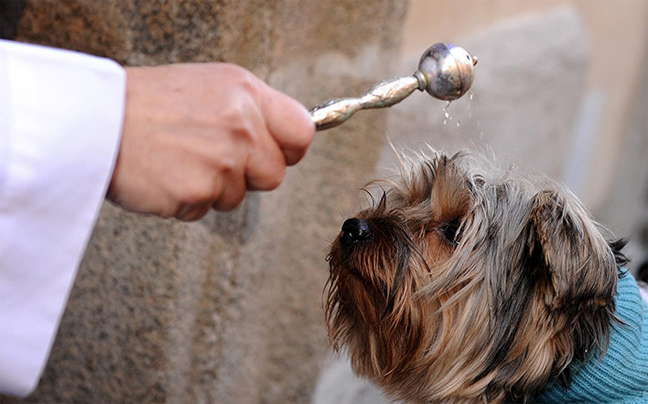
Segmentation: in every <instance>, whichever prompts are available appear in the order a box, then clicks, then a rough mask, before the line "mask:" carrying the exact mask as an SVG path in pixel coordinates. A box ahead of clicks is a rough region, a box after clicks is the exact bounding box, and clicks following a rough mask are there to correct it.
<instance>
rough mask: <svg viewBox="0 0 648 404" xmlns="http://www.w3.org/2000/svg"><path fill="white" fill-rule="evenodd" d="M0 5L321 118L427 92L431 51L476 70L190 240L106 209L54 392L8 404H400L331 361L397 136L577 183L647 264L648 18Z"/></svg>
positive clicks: (321, 155) (626, 14)
mask: <svg viewBox="0 0 648 404" xmlns="http://www.w3.org/2000/svg"><path fill="white" fill-rule="evenodd" d="M0 1H1V2H2V3H3V5H7V4H9V3H15V4H18V5H19V6H20V8H21V9H22V11H23V13H22V18H21V19H20V20H19V23H18V24H17V26H16V28H17V37H16V39H17V40H19V41H25V42H33V43H39V44H45V45H50V46H56V47H61V48H66V49H73V50H78V51H82V52H86V53H90V54H94V55H99V56H104V57H109V58H112V59H115V60H117V61H118V62H120V63H122V64H124V65H133V66H135V65H156V64H161V63H177V62H211V61H216V62H221V61H222V62H230V63H237V64H240V65H243V66H245V67H246V68H248V69H250V70H251V71H252V72H254V73H255V74H257V75H258V76H260V77H262V78H263V79H264V80H266V81H267V82H269V83H270V84H271V85H273V86H275V87H276V88H278V89H280V90H282V91H284V92H286V93H288V94H290V95H291V96H293V97H295V98H297V99H298V100H300V101H301V102H303V103H304V104H305V105H307V106H309V107H310V106H313V105H315V104H317V103H319V102H322V101H325V100H327V99H330V98H334V97H345V96H356V95H359V94H361V93H362V92H364V91H365V90H366V89H367V88H369V87H370V86H371V85H373V84H374V83H375V82H378V81H382V80H384V79H387V78H390V77H394V76H398V75H409V74H411V73H412V72H413V71H414V70H416V67H417V64H418V59H419V57H420V55H421V54H422V53H423V52H424V51H425V49H426V48H427V47H428V46H430V45H432V44H434V43H436V42H442V41H448V42H453V43H455V44H457V45H459V46H461V47H464V48H465V49H467V50H468V51H469V52H470V53H472V54H474V55H477V56H478V57H479V64H478V65H477V66H476V70H475V81H474V84H473V88H472V90H471V91H470V92H469V93H468V94H466V95H465V96H464V97H463V98H461V99H459V100H457V101H454V102H452V103H451V104H450V105H448V104H447V103H445V102H442V101H438V100H435V99H432V98H431V97H430V96H428V95H426V94H424V93H418V92H417V93H416V94H413V95H412V96H411V97H409V98H408V99H406V100H405V101H404V102H402V103H401V104H399V105H397V106H394V107H392V108H390V109H388V110H376V111H361V112H359V113H358V114H356V115H355V116H354V117H353V118H352V119H350V120H349V121H348V122H346V123H345V124H343V125H341V126H340V127H338V128H334V129H330V130H328V131H324V132H319V133H318V134H317V135H316V139H315V142H314V143H313V146H312V148H311V150H310V151H309V153H308V155H307V156H306V158H305V159H304V160H303V161H302V162H301V163H300V164H299V165H297V166H296V167H293V168H292V169H291V170H289V172H288V175H287V177H286V181H285V182H284V184H282V186H281V187H280V188H279V189H278V190H276V191H274V192H272V193H264V194H261V193H253V194H250V195H249V196H248V197H247V198H246V201H245V202H244V204H243V205H242V206H241V207H240V208H239V209H237V210H236V211H234V212H230V213H211V214H209V215H208V216H207V217H206V218H205V219H203V220H201V221H200V222H197V223H191V224H187V223H179V222H173V221H171V222H170V221H163V220H160V219H155V218H149V217H141V216H137V215H132V214H129V213H125V212H123V211H121V210H120V209H118V208H116V207H114V206H112V205H110V204H108V203H106V204H105V206H104V207H103V209H102V212H101V216H100V218H99V221H98V223H97V225H96V228H95V231H94V234H93V237H92V241H91V243H90V245H89V247H88V249H87V252H86V256H85V257H84V260H83V264H82V266H81V268H80V270H79V274H78V277H77V280H76V283H75V287H74V290H73V292H72V296H71V298H70V301H69V304H68V306H67V310H66V313H65V315H64V318H63V321H62V325H61V328H60V330H59V334H58V336H57V340H56V343H55V346H54V349H53V352H52V355H51V357H50V360H49V362H48V365H47V369H46V371H45V375H44V376H43V379H42V381H41V383H40V385H39V388H38V390H37V391H36V392H35V393H34V394H33V395H32V396H31V397H29V398H27V399H24V400H17V399H14V398H10V397H2V396H0V403H23V402H24V403H43V404H45V403H47V404H50V403H72V402H86V403H90V402H93V403H187V402H192V403H236V404H241V403H251V404H254V403H304V404H306V403H313V404H343V403H356V404H358V403H378V402H381V401H382V402H384V401H385V399H384V398H382V397H381V396H380V392H379V391H377V390H375V389H373V388H371V387H370V386H369V385H368V384H366V383H361V382H357V381H356V380H355V379H354V377H353V376H352V374H351V373H350V370H349V368H348V365H347V364H346V363H345V362H344V361H343V360H338V359H334V358H332V357H331V355H330V353H329V350H328V342H327V339H326V335H325V329H324V324H323V312H322V308H321V306H322V290H323V288H324V285H325V282H326V279H327V275H328V274H327V271H328V266H327V264H326V262H325V257H326V254H327V249H328V245H329V244H330V242H331V241H332V240H333V239H334V238H335V237H336V236H337V234H338V232H339V228H340V225H341V223H342V222H343V221H344V219H345V218H347V217H349V216H351V215H353V214H354V213H355V212H356V211H357V210H358V209H359V208H360V207H362V206H363V205H364V204H365V202H366V201H365V197H364V196H363V194H362V192H360V191H359V189H360V188H361V187H362V186H363V185H364V184H365V183H366V182H367V181H369V180H371V179H372V178H374V177H375V176H377V175H381V174H382V173H384V172H385V170H386V169H389V168H390V167H393V166H394V164H395V161H394V154H393V151H392V150H391V147H390V146H389V144H388V140H390V141H391V142H392V143H393V144H394V147H395V148H396V149H398V150H413V151H418V150H421V149H422V148H425V147H427V146H426V144H429V145H431V146H432V147H434V148H438V149H442V150H445V151H448V152H452V151H456V150H457V149H459V148H467V149H470V150H474V151H477V152H480V153H486V154H487V155H488V156H491V157H492V158H494V159H495V160H497V161H498V162H499V163H501V164H503V165H514V166H516V167H519V169H520V170H524V171H535V172H540V173H544V174H546V175H549V176H551V177H553V178H554V179H556V180H558V181H563V182H565V183H566V184H567V185H568V186H569V187H570V188H571V189H572V190H573V191H574V192H575V193H576V194H577V195H578V196H579V197H580V198H581V199H582V200H583V201H584V203H585V204H586V205H587V206H588V208H589V209H590V210H591V212H592V214H593V215H594V216H595V218H596V219H597V220H598V221H599V222H601V223H602V224H603V225H604V226H606V227H607V228H608V229H610V231H611V232H612V233H613V234H614V235H615V236H617V237H625V238H628V239H629V240H630V244H629V246H628V250H627V253H628V255H629V256H630V257H631V258H632V259H633V261H632V264H631V265H632V268H633V269H636V268H638V267H639V266H640V265H641V264H642V263H643V262H644V261H645V257H646V251H648V248H647V245H648V189H647V185H648V178H647V175H648V153H647V152H648V63H647V62H648V51H647V48H648V2H647V1H644V0H580V1H568V0H527V1H514V0H480V1H478V0H462V1H449V0H448V1H445V0H373V1H357V0H272V1H266V0H213V1H212V0H122V1H117V0H109V1H100V0H62V1H49V0H27V1H22V0H0ZM1 21H2V24H5V25H4V26H3V27H1V28H3V29H2V30H0V31H3V32H5V29H6V28H7V27H8V25H6V24H8V22H7V21H6V20H1ZM6 31H11V30H6ZM0 365H1V364H0Z"/></svg>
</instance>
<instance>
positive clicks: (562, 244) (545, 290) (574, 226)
mask: <svg viewBox="0 0 648 404" xmlns="http://www.w3.org/2000/svg"><path fill="white" fill-rule="evenodd" d="M532 204H533V205H532V208H531V220H530V223H531V224H530V226H531V231H530V232H529V235H530V237H529V241H528V242H529V244H528V246H529V249H530V254H529V255H528V256H529V260H530V264H531V267H532V270H533V271H534V275H535V276H534V277H535V278H536V279H537V280H538V283H537V285H538V287H537V288H536V292H537V293H538V294H539V295H538V296H537V299H538V300H540V301H543V300H544V305H543V306H544V309H543V311H544V312H545V313H546V314H545V315H546V316H547V318H548V319H549V323H550V324H551V329H552V334H553V338H552V340H551V341H553V342H552V347H553V348H552V350H553V352H554V358H555V362H554V366H555V367H554V372H556V373H554V374H559V375H560V379H561V381H562V382H563V383H568V380H569V379H570V374H569V371H568V369H567V364H568V363H569V362H571V360H573V359H576V360H583V359H585V358H586V357H588V356H589V355H592V354H594V353H595V352H603V351H605V350H606V349H607V345H608V341H609V335H610V334H609V331H610V326H611V325H612V323H613V322H614V321H615V319H616V316H615V304H614V294H615V292H616V283H617V280H618V269H617V265H616V262H615V256H614V252H613V251H612V248H610V246H609V245H608V243H607V242H606V240H605V238H604V237H603V235H602V234H601V231H600V230H599V228H598V227H597V225H596V224H595V222H594V221H593V220H592V219H591V218H590V217H589V214H588V213H587V211H586V210H585V209H584V208H583V207H582V206H581V205H580V203H578V201H577V200H576V199H575V198H574V199H567V197H565V196H563V195H561V194H559V193H557V192H555V191H543V192H540V193H538V194H537V195H535V197H534V198H533V201H532Z"/></svg>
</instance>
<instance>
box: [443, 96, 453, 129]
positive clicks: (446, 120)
mask: <svg viewBox="0 0 648 404" xmlns="http://www.w3.org/2000/svg"><path fill="white" fill-rule="evenodd" d="M451 102H452V101H448V102H447V104H446V105H445V107H443V116H445V119H444V120H443V124H444V125H446V124H447V123H448V121H449V120H451V119H452V115H450V111H448V108H449V107H450V103H451Z"/></svg>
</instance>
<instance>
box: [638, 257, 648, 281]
mask: <svg viewBox="0 0 648 404" xmlns="http://www.w3.org/2000/svg"><path fill="white" fill-rule="evenodd" d="M637 279H638V280H640V281H644V282H647V283H648V259H647V260H646V261H644V262H643V263H642V264H641V265H639V269H637Z"/></svg>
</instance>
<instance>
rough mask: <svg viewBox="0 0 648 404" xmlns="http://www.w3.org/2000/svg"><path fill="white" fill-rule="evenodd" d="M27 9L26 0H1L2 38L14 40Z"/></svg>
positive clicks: (0, 22)
mask: <svg viewBox="0 0 648 404" xmlns="http://www.w3.org/2000/svg"><path fill="white" fill-rule="evenodd" d="M24 9H25V0H0V38H2V39H14V38H15V37H16V36H17V35H18V22H19V21H20V17H22V14H23V11H24Z"/></svg>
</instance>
